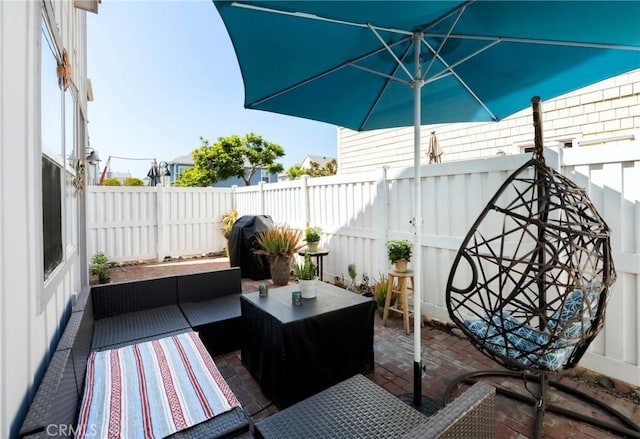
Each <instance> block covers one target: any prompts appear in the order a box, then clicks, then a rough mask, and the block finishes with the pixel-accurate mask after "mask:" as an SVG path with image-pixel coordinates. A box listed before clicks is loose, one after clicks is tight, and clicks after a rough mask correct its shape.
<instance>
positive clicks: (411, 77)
mask: <svg viewBox="0 0 640 439" xmlns="http://www.w3.org/2000/svg"><path fill="white" fill-rule="evenodd" d="M367 26H368V27H369V29H371V32H373V34H374V35H375V36H376V38H378V40H380V42H381V43H382V45H383V46H384V47H385V48H386V49H387V52H389V53H390V54H391V56H392V57H393V59H395V60H396V63H397V64H398V66H399V67H400V68H401V69H402V70H404V72H405V73H406V74H407V76H408V77H409V79H410V80H411V81H415V80H416V78H414V77H413V75H412V74H411V72H409V70H408V69H407V68H406V67H405V66H404V64H403V63H402V61H400V59H398V57H397V56H396V54H395V53H394V52H393V50H391V48H390V47H389V45H388V44H387V42H386V41H385V40H384V39H383V38H382V37H381V36H380V34H379V33H378V31H376V29H375V28H374V27H373V25H372V24H371V23H367Z"/></svg>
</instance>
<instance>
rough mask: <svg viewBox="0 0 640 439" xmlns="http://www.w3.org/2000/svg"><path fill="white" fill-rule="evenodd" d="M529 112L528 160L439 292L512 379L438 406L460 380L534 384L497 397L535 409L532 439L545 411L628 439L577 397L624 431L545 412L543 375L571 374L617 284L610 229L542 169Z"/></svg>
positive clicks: (582, 196) (630, 431) (634, 428)
mask: <svg viewBox="0 0 640 439" xmlns="http://www.w3.org/2000/svg"><path fill="white" fill-rule="evenodd" d="M533 109H534V111H533V113H534V126H535V127H536V141H535V151H534V155H533V158H532V159H531V160H530V161H528V162H527V163H525V164H524V165H523V166H522V167H520V168H519V169H518V170H516V171H515V172H514V173H513V174H512V175H511V176H510V177H509V178H508V179H507V181H506V182H505V183H504V184H503V185H502V186H501V187H500V189H499V190H498V192H497V193H496V194H495V195H494V196H493V198H492V199H491V201H490V202H489V204H488V205H487V206H486V207H485V209H484V210H483V211H482V213H481V214H480V216H479V217H478V219H477V220H476V221H475V223H474V224H473V226H472V227H471V230H470V231H469V232H468V234H467V236H466V237H465V239H464V241H463V243H462V245H461V247H460V250H459V251H458V253H457V255H456V257H455V259H454V262H453V267H452V269H451V273H450V275H449V280H448V283H447V292H446V303H447V308H448V311H449V316H450V318H451V319H452V320H453V322H454V323H455V324H456V325H457V326H458V327H459V328H460V329H461V330H462V332H464V334H465V335H466V336H467V337H468V338H469V340H470V341H471V343H472V344H473V345H474V346H475V347H476V348H478V349H479V350H480V351H481V352H482V353H484V354H485V355H487V356H488V357H490V358H492V359H493V360H494V361H496V362H497V363H499V364H501V365H503V366H504V367H506V368H508V369H512V370H515V371H517V372H513V373H509V372H507V373H506V374H505V372H504V371H499V372H496V371H483V372H476V373H472V374H467V375H464V376H462V377H460V378H459V379H457V380H456V381H455V382H454V383H452V384H451V385H450V386H449V389H447V392H446V395H445V400H446V399H447V398H448V395H449V394H450V393H451V391H452V390H453V388H454V387H455V386H456V385H457V384H458V383H460V382H461V381H463V380H464V381H473V380H472V379H473V378H476V377H479V376H490V375H511V376H521V377H522V378H523V379H524V382H525V386H526V384H527V381H537V382H539V383H540V385H539V389H538V393H537V394H535V395H533V393H532V395H533V396H534V397H532V398H530V397H526V396H524V397H523V396H522V395H520V394H519V393H516V392H510V391H506V390H504V389H498V392H499V393H503V394H508V395H509V396H512V397H516V398H519V399H523V400H526V401H529V402H533V403H535V404H536V407H537V409H536V410H537V413H536V426H535V437H537V438H538V437H540V436H541V433H542V422H543V417H544V413H545V410H547V409H548V410H551V411H556V412H561V413H563V414H565V415H567V416H571V417H574V418H577V419H579V420H582V421H586V422H589V423H592V424H595V425H599V426H601V427H604V428H608V429H613V430H615V431H618V432H621V433H623V434H627V435H634V434H636V433H635V432H640V428H638V425H636V424H635V423H633V422H632V421H631V420H629V419H628V418H626V417H624V416H623V415H621V414H620V413H618V412H613V411H612V410H610V408H609V407H607V406H606V405H605V404H603V403H599V401H597V400H593V398H590V397H589V396H588V395H585V394H583V393H580V394H579V395H577V396H578V397H580V398H583V399H588V400H590V401H591V402H595V403H599V405H600V407H602V408H604V409H606V410H608V411H609V412H611V413H612V414H613V415H614V416H616V417H618V418H619V419H621V421H622V422H623V423H624V424H626V425H627V426H628V427H629V428H626V427H620V429H618V428H619V427H618V426H614V425H611V424H608V423H603V422H601V421H598V420H594V419H592V418H587V417H585V416H583V415H581V414H576V413H573V412H569V411H568V410H564V409H562V408H560V407H554V406H551V405H549V406H547V404H546V393H547V386H548V385H549V375H551V374H554V373H556V372H558V371H561V370H565V369H570V368H572V367H574V366H576V365H577V364H578V362H579V361H580V358H581V357H582V355H583V354H584V353H585V351H586V350H587V348H588V347H589V344H590V343H591V342H592V341H593V339H594V338H595V337H596V335H597V334H598V333H599V332H600V330H601V329H602V327H603V325H604V319H605V310H606V304H607V299H608V295H609V287H610V286H611V285H612V284H613V282H614V281H615V277H616V274H615V269H614V264H613V260H612V258H611V247H610V237H609V235H610V230H609V227H608V226H607V224H606V223H605V222H604V220H603V219H602V217H601V216H600V215H599V214H598V212H597V211H596V209H595V207H594V206H593V204H592V203H591V201H590V200H589V198H588V196H587V194H586V192H585V191H584V190H583V189H581V188H579V187H578V186H576V185H575V184H574V183H573V182H572V181H571V180H569V179H568V178H566V177H564V176H563V175H561V174H559V173H558V172H556V171H555V170H553V169H551V168H550V167H548V166H547V165H546V164H545V161H544V157H543V148H542V128H541V124H540V120H541V119H540V107H539V100H537V98H534V100H533ZM551 385H552V386H553V387H556V388H561V387H563V388H561V390H563V391H567V390H569V389H566V388H564V386H562V385H561V384H560V383H556V382H551ZM571 393H573V392H571ZM556 409H559V410H556ZM574 415H575V416H574Z"/></svg>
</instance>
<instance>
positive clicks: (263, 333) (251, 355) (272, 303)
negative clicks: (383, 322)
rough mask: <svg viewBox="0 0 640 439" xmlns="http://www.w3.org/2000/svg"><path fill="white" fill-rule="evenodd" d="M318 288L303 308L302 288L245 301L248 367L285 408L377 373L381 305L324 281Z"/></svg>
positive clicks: (245, 360) (284, 289)
mask: <svg viewBox="0 0 640 439" xmlns="http://www.w3.org/2000/svg"><path fill="white" fill-rule="evenodd" d="M317 288H318V289H317V293H318V295H317V297H316V298H315V299H303V300H302V305H301V306H293V305H292V303H291V292H292V291H294V290H296V289H298V286H297V285H290V286H286V287H282V288H274V289H272V290H270V291H269V296H268V297H259V295H258V293H257V292H256V293H250V294H243V295H242V296H241V299H240V306H241V310H242V326H243V330H244V331H243V339H244V342H243V344H242V363H243V364H244V365H245V367H246V368H247V369H248V370H249V372H250V373H251V375H252V376H253V377H254V378H255V379H256V380H257V381H258V383H259V384H260V387H261V388H262V391H263V392H264V394H265V395H266V396H267V397H268V398H270V399H271V400H272V401H273V402H274V403H275V404H276V405H277V406H278V407H280V408H284V407H287V406H289V405H291V404H294V403H296V402H298V401H301V400H303V399H305V398H306V397H308V396H311V395H313V394H315V393H317V392H319V391H321V390H324V389H326V388H329V387H331V386H332V385H334V384H337V383H339V382H340V381H342V380H344V379H346V378H348V377H350V376H352V375H354V374H357V373H361V372H367V371H370V370H372V369H373V322H374V314H375V309H376V303H375V301H374V300H373V299H370V298H367V297H362V296H359V295H357V294H354V293H352V292H350V291H347V290H344V289H342V288H338V287H335V286H333V285H331V284H327V283H324V282H318V287H317Z"/></svg>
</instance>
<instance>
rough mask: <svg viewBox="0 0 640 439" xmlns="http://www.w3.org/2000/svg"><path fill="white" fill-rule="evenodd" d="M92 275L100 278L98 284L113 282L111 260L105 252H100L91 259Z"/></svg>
mask: <svg viewBox="0 0 640 439" xmlns="http://www.w3.org/2000/svg"><path fill="white" fill-rule="evenodd" d="M90 262H91V275H93V276H98V283H100V284H106V283H109V282H110V281H111V272H110V267H109V258H107V255H105V254H104V253H103V252H98V253H96V254H95V255H93V256H92V257H91V260H90Z"/></svg>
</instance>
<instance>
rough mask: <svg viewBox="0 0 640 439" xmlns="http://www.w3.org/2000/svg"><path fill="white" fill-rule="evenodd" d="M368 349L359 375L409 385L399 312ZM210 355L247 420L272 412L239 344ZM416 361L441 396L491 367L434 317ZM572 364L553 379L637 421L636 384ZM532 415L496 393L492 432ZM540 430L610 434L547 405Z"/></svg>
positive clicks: (523, 429) (125, 273)
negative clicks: (366, 369) (572, 369)
mask: <svg viewBox="0 0 640 439" xmlns="http://www.w3.org/2000/svg"><path fill="white" fill-rule="evenodd" d="M227 267H229V261H228V259H226V258H202V259H187V260H184V261H172V262H163V263H152V264H141V265H130V266H125V267H118V268H114V269H113V271H112V281H113V282H122V281H127V280H137V279H145V278H152V277H159V276H170V275H175V274H181V273H192V272H199V271H208V270H216V269H221V268H227ZM260 282H264V281H252V280H250V279H243V285H242V289H243V292H252V291H256V290H257V285H258V283H260ZM267 282H270V281H267ZM374 350H375V369H374V370H373V371H372V372H371V373H368V374H367V375H366V376H367V377H368V378H369V379H371V380H373V381H374V382H376V383H377V384H379V385H380V386H382V387H384V388H386V389H387V390H388V391H390V392H391V393H393V394H397V395H400V394H404V393H411V392H412V391H413V334H409V335H407V334H405V332H404V331H403V329H402V321H401V320H400V319H391V320H390V322H389V324H388V325H387V326H386V327H385V326H382V323H381V318H380V315H379V314H377V315H376V321H375V337H374ZM214 359H215V362H216V364H217V365H218V367H219V368H220V371H221V372H222V374H223V375H224V376H225V378H226V379H227V381H228V383H229V385H230V387H231V388H232V390H233V391H234V392H235V394H236V396H237V397H238V399H239V400H240V402H241V404H242V406H243V407H244V409H245V410H246V412H247V413H248V414H249V415H250V417H251V419H252V421H254V422H255V421H258V420H260V419H263V418H265V417H267V416H269V415H271V414H273V413H275V412H277V410H278V409H277V407H275V405H273V404H272V403H271V401H269V399H268V398H266V397H265V396H264V395H263V394H262V392H261V391H260V387H259V385H258V384H257V383H256V381H255V380H254V379H253V378H252V377H251V375H250V374H249V373H248V372H247V370H246V369H245V368H244V367H243V366H242V363H241V359H240V352H239V351H236V352H231V353H228V354H225V355H220V356H216V357H215V358H214ZM422 361H423V365H424V368H425V372H424V374H423V378H422V388H423V393H424V394H425V395H427V396H429V397H431V398H434V399H435V400H437V401H441V400H442V398H443V393H444V391H445V389H446V387H447V386H448V384H449V383H450V382H451V381H452V380H453V378H454V377H456V376H458V375H459V374H461V373H465V372H473V371H476V370H481V369H489V368H498V366H497V365H496V364H495V363H493V362H492V361H491V360H490V359H488V358H487V357H485V356H484V355H482V354H480V353H479V352H478V351H477V350H476V349H475V348H474V347H473V346H472V345H471V344H470V343H469V342H468V341H467V340H466V339H464V338H462V337H459V336H457V335H455V334H454V333H452V332H451V331H449V330H447V329H446V328H444V327H441V326H439V325H428V324H427V325H425V327H424V328H423V329H422ZM579 372H580V373H581V376H580V377H578V378H572V377H570V376H564V377H562V378H561V381H562V382H563V383H565V384H568V385H569V386H571V387H573V388H578V389H580V390H582V391H584V392H587V393H589V394H590V395H592V396H594V397H595V398H598V399H600V400H603V401H605V402H606V403H607V404H608V405H611V406H613V407H615V408H616V409H618V410H619V411H620V412H622V413H623V414H624V415H625V416H628V417H629V418H631V419H632V420H633V421H634V422H636V423H640V405H639V404H638V401H639V400H640V392H639V391H638V390H637V389H633V388H631V386H629V385H627V384H626V383H621V382H611V381H608V380H606V379H603V378H602V377H599V378H598V379H596V377H594V376H593V374H592V373H591V372H589V371H583V370H580V371H579ZM582 372H584V373H582ZM498 380H501V379H498ZM597 381H600V382H605V383H607V382H608V384H609V385H610V386H615V388H613V389H606V388H605V387H602V386H600V385H599V384H597V383H596V382H597ZM503 385H505V386H507V387H509V388H511V389H517V390H518V391H522V392H526V390H524V386H523V385H522V381H521V380H520V381H518V380H510V381H506V380H504V381H503ZM529 385H530V388H531V390H532V391H535V390H536V385H535V384H529ZM550 402H551V403H552V404H556V405H560V406H563V407H566V408H570V409H575V410H577V411H579V412H581V413H583V414H587V415H590V416H593V417H596V418H598V419H601V420H605V421H608V422H615V421H614V420H612V419H611V418H610V417H609V416H608V415H606V414H604V413H603V412H602V411H601V410H599V409H597V408H595V407H593V406H590V405H586V404H584V403H582V402H580V401H576V400H574V399H572V398H568V397H566V396H565V395H562V394H559V393H557V392H552V393H551V396H550ZM533 415H534V409H533V407H531V406H528V405H526V404H524V403H520V402H516V401H514V400H512V399H508V398H506V397H503V396H498V404H497V437H498V438H518V439H521V438H527V437H531V435H532V432H533V422H534V417H533ZM543 437H544V438H550V439H551V438H552V439H556V438H557V439H566V438H587V439H588V438H613V437H618V436H617V435H615V434H612V433H610V432H607V431H605V430H603V429H600V428H597V427H594V426H591V425H589V424H585V423H580V422H576V421H573V420H570V419H568V418H566V417H563V416H560V415H555V414H553V413H548V414H547V415H546V416H545V423H544V436H543Z"/></svg>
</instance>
